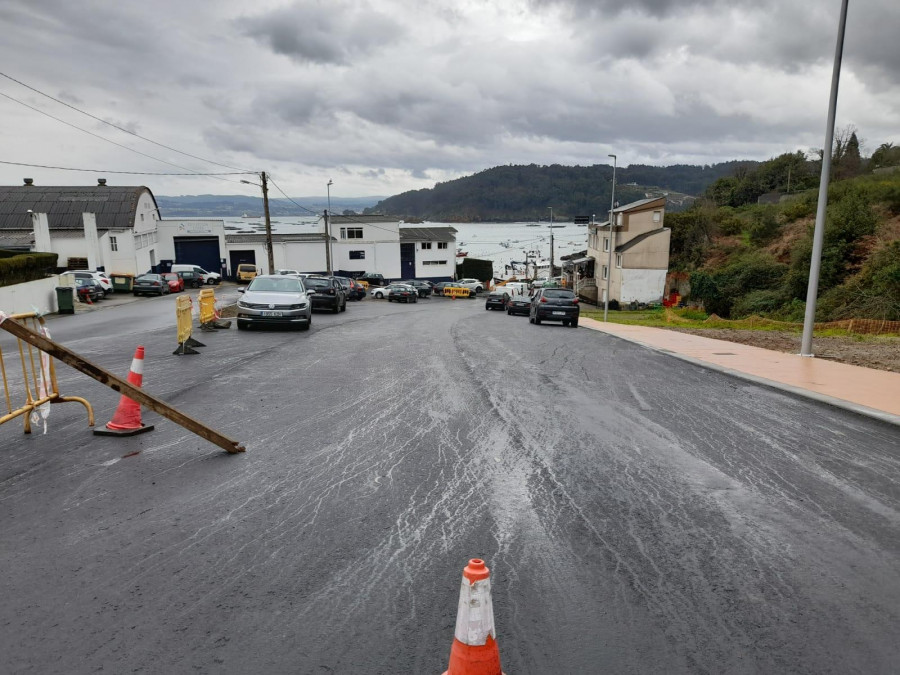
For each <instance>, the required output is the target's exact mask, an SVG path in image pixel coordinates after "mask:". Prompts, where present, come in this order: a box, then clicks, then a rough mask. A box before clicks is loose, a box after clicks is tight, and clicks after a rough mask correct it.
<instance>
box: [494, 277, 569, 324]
mask: <svg viewBox="0 0 900 675" xmlns="http://www.w3.org/2000/svg"><path fill="white" fill-rule="evenodd" d="M484 308H485V310H493V309H500V310H503V309H505V310H506V313H507V314H508V315H509V316H512V315H513V314H523V315H527V316H528V320H529V322H530V323H533V324H538V325H540V324H541V323H542V322H544V321H560V322H562V325H563V326H571V327H572V328H577V327H578V318H579V315H580V309H579V306H578V297H577V296H576V295H575V293H573V292H572V291H571V290H570V289H568V288H556V287H550V286H546V287H543V286H542V287H539V288H537V289H535V290H534V294H533V295H532V296H531V297H527V296H525V295H520V294H515V293H513V294H511V293H510V292H509V291H506V290H502V289H498V290H495V291H491V292H490V293H488V294H487V296H486V297H485V302H484Z"/></svg>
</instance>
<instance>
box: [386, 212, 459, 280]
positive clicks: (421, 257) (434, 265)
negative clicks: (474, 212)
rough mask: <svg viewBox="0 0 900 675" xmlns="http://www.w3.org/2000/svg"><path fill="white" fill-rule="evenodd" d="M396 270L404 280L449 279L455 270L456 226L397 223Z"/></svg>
mask: <svg viewBox="0 0 900 675" xmlns="http://www.w3.org/2000/svg"><path fill="white" fill-rule="evenodd" d="M400 270H401V275H400V276H401V277H403V278H404V279H428V280H430V281H450V280H451V279H452V278H453V274H454V273H455V272H456V229H455V228H452V227H421V226H417V225H415V226H414V225H403V226H401V228H400Z"/></svg>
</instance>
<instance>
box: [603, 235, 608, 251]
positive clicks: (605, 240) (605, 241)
mask: <svg viewBox="0 0 900 675" xmlns="http://www.w3.org/2000/svg"><path fill="white" fill-rule="evenodd" d="M603 250H604V251H606V252H607V253H608V252H609V237H603Z"/></svg>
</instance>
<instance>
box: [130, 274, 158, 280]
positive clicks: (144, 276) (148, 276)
mask: <svg viewBox="0 0 900 675" xmlns="http://www.w3.org/2000/svg"><path fill="white" fill-rule="evenodd" d="M160 278H161V277H160V276H159V275H158V274H142V275H141V276H139V277H138V278H137V279H135V281H159V280H160Z"/></svg>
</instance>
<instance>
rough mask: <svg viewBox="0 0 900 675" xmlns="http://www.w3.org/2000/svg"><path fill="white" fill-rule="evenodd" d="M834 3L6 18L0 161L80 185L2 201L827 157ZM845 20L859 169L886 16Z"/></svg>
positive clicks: (879, 100) (458, 0)
mask: <svg viewBox="0 0 900 675" xmlns="http://www.w3.org/2000/svg"><path fill="white" fill-rule="evenodd" d="M840 4H841V3H840V0H790V1H785V0H757V1H756V2H755V3H748V2H746V0H741V1H737V0H631V1H630V2H622V1H621V0H480V1H476V0H327V1H325V0H285V1H276V0H255V1H254V2H247V1H246V0H243V1H241V2H236V1H232V0H216V1H215V2H211V1H205V2H203V1H197V0H153V2H141V3H138V2H122V1H120V0H119V1H113V0H110V1H105V0H82V1H78V2H72V0H41V1H40V2H34V1H33V0H28V1H23V0H4V2H3V3H2V4H0V24H2V25H3V26H4V29H5V30H4V39H3V41H2V43H0V72H2V73H3V75H4V76H3V77H0V111H2V124H0V160H2V161H3V162H20V163H28V164H39V165H47V166H54V167H70V168H78V169H89V171H86V172H71V171H59V170H51V169H44V168H34V167H26V166H16V165H10V164H0V184H5V185H16V184H21V181H22V178H23V177H25V176H28V177H33V178H34V179H35V181H36V182H37V183H39V184H42V185H51V184H54V185H76V184H93V183H94V182H95V179H96V177H97V176H105V177H106V178H107V179H108V180H109V182H110V183H114V184H119V185H122V184H127V185H147V186H149V187H150V188H151V189H152V190H153V191H154V192H155V193H156V194H159V195H166V194H168V195H174V194H205V193H213V194H247V195H252V194H258V190H257V189H256V188H255V187H253V186H248V185H242V184H241V183H240V182H237V181H239V178H240V177H239V176H223V177H219V178H212V177H198V176H180V177H175V176H152V175H147V176H137V175H118V174H114V173H113V172H114V171H126V172H128V171H131V172H160V173H172V172H182V173H198V172H200V173H206V172H232V171H235V170H249V171H261V170H265V171H267V172H269V173H270V174H271V176H272V178H273V180H274V182H275V184H276V185H277V186H278V187H280V188H282V189H283V190H284V191H285V192H286V193H288V194H289V195H291V196H308V195H322V194H324V193H325V184H326V183H327V181H328V180H329V179H331V180H333V181H334V185H333V187H332V195H340V196H344V197H354V196H366V195H392V194H397V193H399V192H402V191H405V190H409V189H418V188H427V187H432V186H433V185H434V183H435V182H437V181H444V180H448V179H452V178H456V177H458V176H461V175H467V174H471V173H474V172H477V171H480V170H483V169H486V168H489V167H492V166H496V165H499V164H530V163H535V164H553V163H559V164H581V165H590V164H597V163H607V162H609V161H610V160H609V159H608V158H607V154H608V153H616V154H617V155H618V157H619V163H620V165H623V164H624V165H628V164H633V163H647V164H655V165H667V164H674V163H693V164H701V163H712V162H717V161H723V160H728V159H745V158H749V159H760V160H762V159H767V158H770V157H772V156H775V155H777V154H780V153H782V152H786V151H794V150H798V149H802V150H808V149H810V148H814V147H821V145H822V143H823V138H824V133H825V116H826V110H827V104H828V91H829V86H830V82H831V71H832V64H833V55H834V47H835V38H836V34H837V24H838V16H839V12H840ZM848 17H849V18H848V22H847V38H846V42H845V47H844V67H843V71H842V76H841V93H840V98H839V105H838V126H840V127H844V126H846V125H849V124H852V125H855V126H856V127H857V128H858V130H859V136H860V138H861V140H862V141H863V143H864V145H863V150H864V152H866V151H867V152H869V153H870V152H871V151H872V150H874V149H875V148H877V147H878V145H880V144H881V143H884V142H894V143H900V40H898V39H897V32H898V28H900V2H898V1H897V0H854V1H853V2H852V3H850V11H849V15H848ZM9 78H13V79H14V80H18V81H19V82H15V81H13V80H12V79H9ZM20 83H21V84H20ZM24 85H27V87H26V86H24ZM28 87H31V88H32V89H29V88H28ZM43 94H47V95H49V96H51V97H53V98H55V99H58V100H59V101H61V102H63V103H66V104H68V105H69V106H73V107H74V108H77V109H79V110H82V111H85V112H88V113H90V114H91V115H93V116H95V118H99V119H94V118H92V117H89V116H86V115H83V114H81V113H80V112H78V111H76V110H73V109H72V108H70V107H66V106H65V105H63V104H62V103H59V102H57V101H54V100H52V99H51V98H48V97H47V96H44V95H43ZM26 106H30V107H26ZM47 115H52V116H53V117H55V118H59V120H62V121H58V120H57V119H53V118H52V117H48V116H47ZM100 120H104V121H107V122H110V123H112V124H114V125H116V126H118V127H120V128H121V129H122V130H119V129H116V128H114V127H113V126H109V125H107V124H104V123H103V122H101V121H100ZM70 125H71V126H70ZM75 127H77V128H75ZM82 130H83V131H82ZM124 130H127V131H130V132H132V134H129V133H127V132H126V131H124ZM85 132H89V133H85ZM91 134H93V135H91ZM133 134H138V135H139V136H142V137H144V138H146V139H150V140H152V141H155V142H156V143H158V144H160V145H155V144H153V143H151V142H148V141H146V140H143V139H141V138H138V137H137V136H135V135H133ZM103 139H108V141H112V142H113V143H115V144H113V143H110V142H107V140H103ZM116 144H117V145H116ZM163 146H168V147H163ZM129 148H130V149H131V150H129ZM132 150H135V151H137V152H133V151H132ZM176 150H177V151H181V152H182V153H187V155H194V157H190V156H187V155H185V154H179V152H176ZM139 153H142V154H139ZM203 160H211V161H212V162H215V163H217V164H214V163H210V162H207V161H203ZM166 162H168V163H166ZM173 165H175V166H173ZM221 165H225V166H221ZM273 196H280V195H279V194H278V192H277V190H274V191H273Z"/></svg>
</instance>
